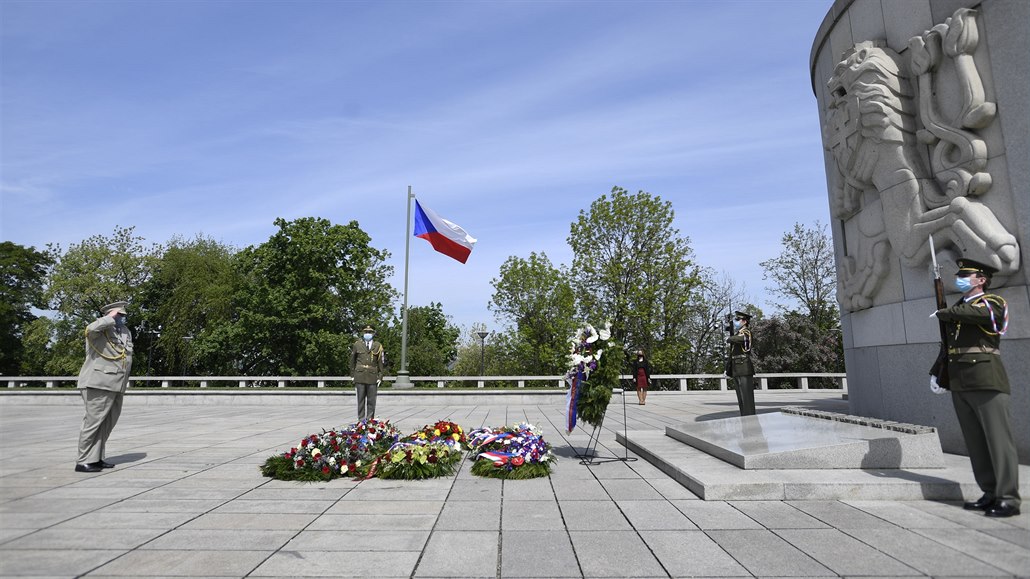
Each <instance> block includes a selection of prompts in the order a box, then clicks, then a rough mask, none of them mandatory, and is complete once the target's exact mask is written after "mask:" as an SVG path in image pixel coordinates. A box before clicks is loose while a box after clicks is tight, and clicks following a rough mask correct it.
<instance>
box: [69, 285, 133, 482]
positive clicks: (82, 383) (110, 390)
mask: <svg viewBox="0 0 1030 579" xmlns="http://www.w3.org/2000/svg"><path fill="white" fill-rule="evenodd" d="M127 305H128V304H127V303H126V302H115V303H113V304H108V305H106V306H104V307H103V308H101V311H102V312H103V313H104V314H105V315H104V316H102V317H100V318H98V319H97V320H96V321H94V322H92V323H91V324H89V325H88V326H86V330H85V339H86V360H85V362H83V364H82V369H81V370H79V380H78V388H79V390H81V391H82V401H83V403H84V404H85V407H86V415H85V416H84V417H83V419H82V429H81V430H80V432H79V456H78V460H77V462H76V465H75V470H76V471H80V472H96V471H98V470H100V468H101V467H109V466H112V465H110V464H108V463H106V462H104V455H105V450H106V448H105V447H106V446H107V439H108V437H110V436H111V431H112V430H114V425H115V424H117V423H118V417H119V416H121V413H122V397H123V395H124V394H125V389H126V388H127V387H128V385H129V372H130V371H131V370H132V334H130V333H129V329H128V327H126V326H125V325H123V324H118V323H117V321H116V320H115V318H114V317H112V316H111V315H108V314H110V313H111V312H114V313H116V314H120V315H123V316H124V315H125V307H126V306H127Z"/></svg>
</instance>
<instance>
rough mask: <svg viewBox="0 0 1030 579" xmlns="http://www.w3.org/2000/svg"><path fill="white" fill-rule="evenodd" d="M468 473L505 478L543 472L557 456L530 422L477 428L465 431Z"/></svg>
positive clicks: (545, 472) (510, 478) (546, 471)
mask: <svg viewBox="0 0 1030 579" xmlns="http://www.w3.org/2000/svg"><path fill="white" fill-rule="evenodd" d="M469 447H470V452H469V459H470V460H473V461H475V462H474V464H473V465H472V469H471V471H472V474H474V475H476V476H482V477H489V478H501V479H509V480H518V479H529V478H537V477H542V476H547V475H548V474H550V473H551V464H552V463H554V462H555V461H556V460H557V458H556V457H555V456H554V454H553V453H552V452H551V445H550V444H548V443H547V442H546V441H545V440H544V436H543V433H542V432H541V431H540V430H538V429H537V428H536V427H534V426H533V425H532V424H527V423H520V424H515V425H513V426H511V427H503V428H480V429H477V430H473V431H472V432H470V433H469Z"/></svg>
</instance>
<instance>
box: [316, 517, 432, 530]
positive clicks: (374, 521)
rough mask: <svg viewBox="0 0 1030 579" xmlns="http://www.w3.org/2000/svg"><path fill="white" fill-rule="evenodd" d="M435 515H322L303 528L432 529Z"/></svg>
mask: <svg viewBox="0 0 1030 579" xmlns="http://www.w3.org/2000/svg"><path fill="white" fill-rule="evenodd" d="M436 518H437V515H377V514H367V515H322V516H320V517H318V518H317V519H315V520H314V521H313V522H312V523H311V524H310V525H308V526H307V527H306V528H305V529H304V530H306V531H331V530H334V529H349V530H354V529H384V528H385V529H408V530H414V531H420V530H423V529H432V528H433V524H435V523H436Z"/></svg>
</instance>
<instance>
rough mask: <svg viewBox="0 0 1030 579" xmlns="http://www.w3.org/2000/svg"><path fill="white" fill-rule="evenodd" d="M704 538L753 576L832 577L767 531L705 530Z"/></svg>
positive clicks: (811, 559)
mask: <svg viewBox="0 0 1030 579" xmlns="http://www.w3.org/2000/svg"><path fill="white" fill-rule="evenodd" d="M708 536H709V537H711V538H712V539H713V540H714V541H715V542H716V543H718V544H719V546H720V547H722V548H723V549H725V550H726V552H727V553H729V554H730V556H731V557H733V558H734V559H735V560H736V561H737V562H738V563H740V564H741V565H742V566H743V567H744V568H745V569H747V570H748V571H749V572H750V573H752V574H753V575H755V576H756V577H825V576H836V573H833V572H832V571H830V570H829V569H827V568H826V567H825V566H823V565H822V564H821V563H819V562H818V561H816V560H815V559H813V558H811V557H809V556H808V555H806V554H805V553H803V552H802V551H800V550H798V549H797V548H796V547H794V546H793V545H791V544H790V543H788V542H786V541H784V540H783V539H782V538H780V537H779V536H777V535H776V534H774V533H772V532H771V531H766V530H760V531H758V530H728V531H708Z"/></svg>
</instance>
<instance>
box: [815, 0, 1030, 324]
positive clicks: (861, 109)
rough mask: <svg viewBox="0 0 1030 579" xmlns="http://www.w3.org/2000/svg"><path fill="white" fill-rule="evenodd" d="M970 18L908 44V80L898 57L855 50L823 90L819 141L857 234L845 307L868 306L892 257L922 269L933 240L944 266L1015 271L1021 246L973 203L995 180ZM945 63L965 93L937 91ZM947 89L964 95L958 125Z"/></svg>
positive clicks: (843, 215)
mask: <svg viewBox="0 0 1030 579" xmlns="http://www.w3.org/2000/svg"><path fill="white" fill-rule="evenodd" d="M975 17H976V12H975V11H974V10H969V9H961V10H958V11H956V12H955V14H954V15H953V16H952V17H951V18H949V19H948V20H947V21H946V22H945V23H944V24H940V25H937V26H935V27H934V28H933V29H932V30H929V31H927V32H925V33H923V34H922V35H921V36H917V37H914V38H912V39H911V40H910V41H909V53H910V65H909V67H908V68H907V70H908V71H910V72H909V73H906V72H905V71H906V68H905V67H904V66H903V65H902V64H903V61H902V59H901V57H900V56H899V55H898V54H897V53H896V52H894V51H893V50H891V49H889V48H885V47H884V46H882V45H881V44H880V43H877V42H862V43H859V44H856V45H855V46H854V47H853V48H852V49H850V50H849V51H848V52H847V53H846V54H845V55H844V59H843V60H842V61H841V62H840V63H838V64H837V66H836V67H835V69H834V72H833V76H832V77H831V78H830V80H829V82H828V84H827V86H828V87H829V92H830V95H831V97H830V102H829V104H828V107H827V113H826V121H825V124H824V126H823V137H824V138H823V142H824V146H825V147H826V149H827V150H829V151H830V152H831V154H832V156H833V159H834V161H835V163H836V166H837V171H838V175H837V178H836V179H835V181H836V183H835V186H834V189H833V191H832V193H831V211H832V212H833V215H834V216H835V217H837V218H839V219H843V220H847V219H852V218H854V219H856V220H857V222H856V223H857V230H858V232H859V234H860V236H859V239H858V240H856V241H855V245H854V246H852V247H851V248H850V249H851V250H852V251H849V253H850V255H849V256H848V257H845V258H844V261H843V263H842V265H843V271H841V272H839V273H840V275H839V278H840V280H841V282H840V288H839V290H838V299H839V300H840V302H841V307H842V308H843V309H844V310H847V311H855V310H861V309H865V308H868V307H871V306H872V305H873V298H874V297H875V296H876V294H877V292H878V291H879V289H880V286H881V285H882V283H883V280H884V278H885V277H886V276H887V274H888V273H889V265H890V257H891V255H897V256H898V258H899V259H900V261H901V264H902V265H904V266H907V267H914V266H918V265H922V264H924V263H927V262H928V261H929V257H930V255H929V243H928V236H929V235H933V237H934V242H935V245H936V246H937V248H938V251H941V250H943V251H941V252H942V253H943V254H944V255H943V256H942V259H944V260H945V261H954V260H955V259H956V258H958V257H966V258H971V259H974V260H976V261H979V262H981V263H984V264H987V265H990V266H992V267H994V268H996V269H998V271H999V274H998V275H999V276H1000V277H1002V276H1005V275H1008V274H1011V273H1012V272H1014V271H1016V270H1017V269H1019V255H1020V252H1019V245H1018V243H1017V241H1016V238H1015V237H1014V236H1013V235H1012V234H1011V233H1010V232H1009V231H1007V230H1006V229H1005V227H1004V226H1003V225H1002V224H1001V223H1000V222H999V221H998V218H997V216H996V215H995V214H994V212H993V211H991V209H990V208H988V207H987V206H986V205H984V204H983V203H982V202H981V201H980V200H979V199H978V197H979V196H981V195H984V194H985V193H987V192H988V190H989V189H990V187H991V185H992V181H991V176H990V174H989V173H988V172H986V167H987V146H986V144H985V142H984V140H983V139H982V138H980V136H979V135H978V134H977V133H976V131H975V130H976V129H982V128H984V127H986V126H988V125H990V123H991V122H993V120H994V117H995V112H996V111H995V106H994V104H993V103H990V102H987V101H986V98H985V96H984V88H983V84H982V82H981V81H980V75H979V72H978V71H977V69H976V65H975V63H974V61H973V57H972V54H973V52H974V51H975V50H976V45H977V41H978V38H977V28H976V19H975ZM944 58H948V59H951V63H950V64H952V65H953V66H954V70H955V73H956V74H955V75H954V77H955V78H957V84H958V86H954V85H949V86H935V84H938V77H937V72H938V70H939V67H940V66H941V65H942V62H943V59H944ZM910 74H911V76H910ZM912 84H914V85H915V89H916V90H915V91H913V90H912V86H911V85H912ZM940 91H951V94H952V95H954V94H955V93H957V97H958V98H960V99H961V103H962V106H961V110H960V111H959V112H958V113H957V114H956V115H954V118H945V115H944V114H943V113H942V112H941V107H940V106H939V103H938V96H937V93H938V92H940ZM914 94H915V95H916V96H917V98H913V97H914Z"/></svg>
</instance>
